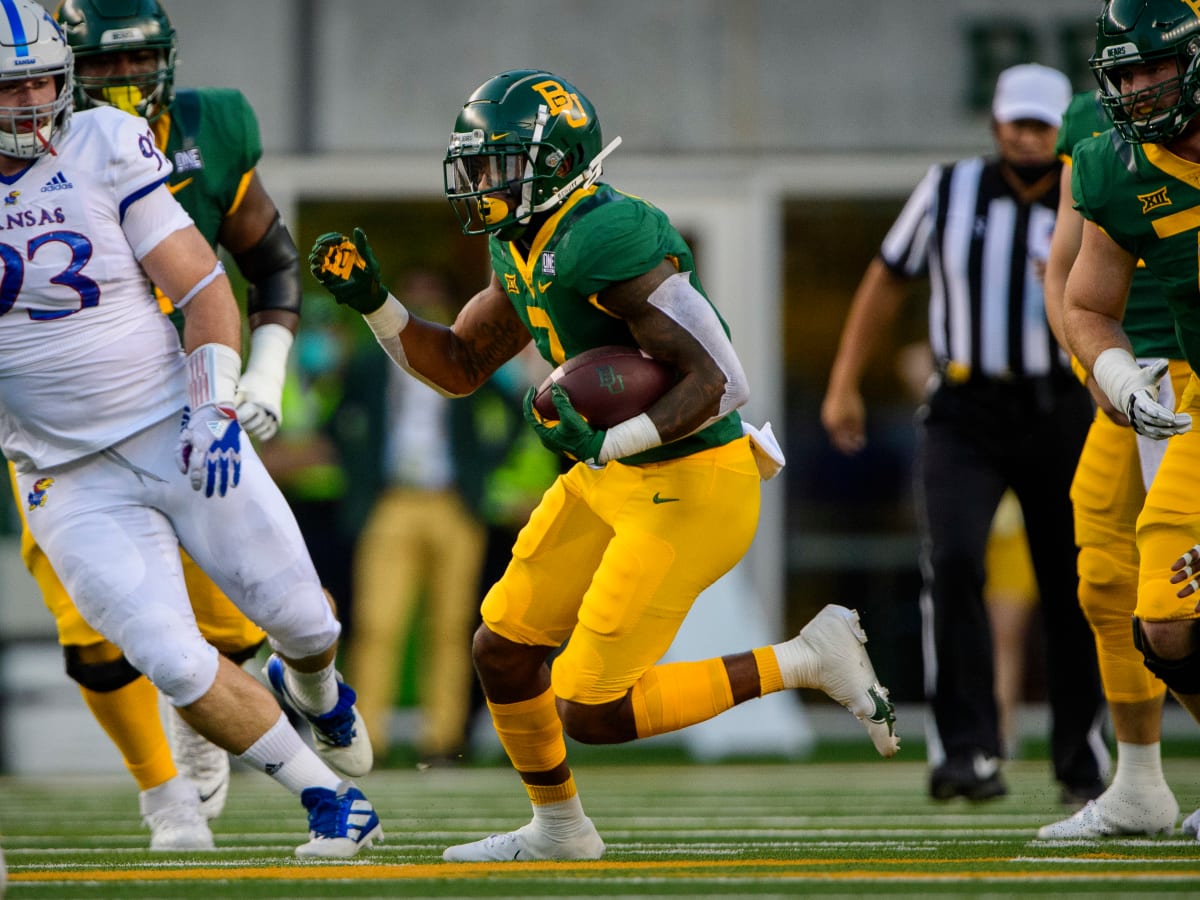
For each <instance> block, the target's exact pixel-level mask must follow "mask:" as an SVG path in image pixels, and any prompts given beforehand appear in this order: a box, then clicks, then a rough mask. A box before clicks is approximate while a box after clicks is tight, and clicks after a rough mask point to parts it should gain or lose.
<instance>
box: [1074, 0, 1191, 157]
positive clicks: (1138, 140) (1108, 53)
mask: <svg viewBox="0 0 1200 900" xmlns="http://www.w3.org/2000/svg"><path fill="white" fill-rule="evenodd" d="M1162 60H1167V61H1173V62H1174V68H1175V75H1174V76H1173V77H1170V78H1167V79H1166V80H1164V81H1161V82H1159V83H1158V84H1156V85H1154V86H1152V87H1149V88H1143V89H1141V90H1137V91H1128V92H1125V93H1122V89H1121V85H1120V79H1119V73H1120V70H1121V69H1122V68H1124V67H1126V66H1133V65H1141V64H1144V63H1153V62H1158V61H1162ZM1198 60H1200V13H1198V12H1197V10H1196V8H1195V5H1194V4H1192V3H1187V2H1183V0H1107V2H1106V3H1105V4H1104V10H1103V12H1101V13H1100V18H1099V19H1098V20H1097V22H1096V52H1095V53H1094V54H1093V55H1092V58H1091V59H1089V60H1088V64H1089V65H1090V66H1091V68H1092V73H1093V74H1094V75H1095V76H1096V80H1097V81H1099V82H1100V98H1101V102H1102V103H1103V104H1104V108H1105V110H1107V111H1108V115H1109V118H1111V119H1112V122H1113V126H1114V127H1115V128H1116V130H1117V133H1118V134H1120V135H1121V137H1123V138H1125V140H1127V141H1129V142H1130V143H1133V144H1146V143H1161V142H1163V141H1166V140H1170V139H1171V138H1173V137H1174V136H1175V135H1177V134H1179V133H1180V132H1181V131H1182V130H1183V128H1184V126H1186V125H1187V123H1188V122H1190V121H1191V120H1192V118H1193V117H1194V116H1195V115H1196V113H1197V112H1200V65H1198ZM1139 110H1140V111H1141V112H1140V113H1139ZM1147 111H1148V112H1147Z"/></svg>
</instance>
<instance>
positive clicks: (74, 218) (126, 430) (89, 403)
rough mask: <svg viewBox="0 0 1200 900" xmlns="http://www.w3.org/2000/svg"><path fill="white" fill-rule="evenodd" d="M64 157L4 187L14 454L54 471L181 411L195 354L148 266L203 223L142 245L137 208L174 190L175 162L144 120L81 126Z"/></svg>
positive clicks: (3, 439)
mask: <svg viewBox="0 0 1200 900" xmlns="http://www.w3.org/2000/svg"><path fill="white" fill-rule="evenodd" d="M54 149H55V153H54V154H53V155H52V154H46V155H44V156H40V157H38V158H37V159H36V160H35V161H34V162H33V164H32V165H30V166H29V168H27V169H25V170H24V171H22V172H20V173H18V174H17V175H13V176H9V177H4V176H0V271H2V272H3V274H2V275H0V450H3V452H4V455H5V456H7V457H8V458H9V459H10V460H12V461H13V462H14V463H16V465H17V467H18V468H21V469H25V470H29V469H45V468H49V467H51V466H55V465H59V464H61V463H65V462H69V461H71V460H73V459H77V458H79V457H81V456H85V455H87V454H89V453H93V452H95V451H97V450H102V449H104V448H105V447H108V446H111V445H112V444H114V443H116V442H117V441H119V440H121V439H122V438H125V437H128V436H129V435H131V434H134V433H136V432H138V431H140V430H142V429H143V428H145V427H147V426H149V425H151V424H153V423H154V422H158V421H161V420H162V419H163V418H165V417H166V416H168V415H170V414H171V413H172V412H174V411H176V410H178V409H180V408H181V407H182V406H183V405H184V403H185V402H186V398H187V387H186V382H185V379H184V371H183V370H184V359H183V351H182V348H181V347H180V343H179V338H178V335H177V334H176V331H175V328H174V326H173V325H172V324H171V322H170V320H169V319H168V318H167V317H166V316H164V315H163V314H162V313H161V312H160V311H159V308H158V304H157V302H156V301H155V299H154V295H153V291H152V288H151V285H150V283H149V280H148V279H147V278H146V275H145V273H144V272H143V271H142V268H141V266H140V265H139V264H138V259H139V258H140V257H142V256H144V255H145V254H146V253H147V252H149V251H150V250H152V249H153V248H154V247H155V246H156V245H157V244H158V243H159V242H160V241H162V240H163V239H164V238H165V237H167V236H168V235H169V234H171V233H173V232H174V231H177V230H178V229H180V228H184V227H187V226H188V225H190V224H191V219H190V218H189V216H188V214H187V213H186V212H185V211H184V210H183V207H181V206H179V205H178V203H174V201H173V200H172V203H173V205H174V206H175V207H176V208H177V209H178V214H177V215H174V214H172V217H171V220H170V221H165V222H162V223H160V226H159V227H158V228H157V231H156V233H154V234H151V235H146V236H142V237H141V238H140V241H141V244H142V246H140V247H138V248H136V252H135V248H133V247H131V246H130V241H129V239H128V238H127V236H126V233H125V230H124V228H123V225H122V223H123V219H124V215H125V212H126V210H127V209H128V208H129V207H130V205H132V204H134V203H136V202H138V200H139V199H141V198H142V197H145V196H146V195H147V194H149V193H151V192H152V191H166V190H167V188H166V186H165V181H166V179H167V176H168V175H169V174H170V171H171V164H170V163H169V162H168V161H167V159H166V158H165V157H164V156H163V155H162V153H160V152H159V151H158V149H157V148H156V147H155V144H154V138H153V135H152V134H151V132H150V126H149V125H148V124H147V123H146V121H145V120H144V119H140V118H137V117H135V116H131V115H128V114H127V113H124V112H120V111H119V110H116V109H112V108H100V109H95V110H86V111H82V112H78V113H76V114H75V115H74V116H72V118H71V121H70V127H69V128H68V130H67V133H66V134H65V136H63V137H62V139H61V140H60V141H59V142H58V143H57V144H56V146H55V148H54Z"/></svg>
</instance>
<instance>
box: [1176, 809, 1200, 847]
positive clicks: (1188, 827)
mask: <svg viewBox="0 0 1200 900" xmlns="http://www.w3.org/2000/svg"><path fill="white" fill-rule="evenodd" d="M1179 830H1180V831H1182V832H1183V833H1184V834H1190V835H1191V836H1192V837H1194V838H1195V839H1196V840H1198V841H1200V809H1198V810H1196V811H1195V812H1194V813H1192V814H1191V815H1190V816H1188V817H1187V818H1186V819H1184V820H1183V824H1182V825H1180V826H1179Z"/></svg>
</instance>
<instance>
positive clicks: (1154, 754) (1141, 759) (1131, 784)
mask: <svg viewBox="0 0 1200 900" xmlns="http://www.w3.org/2000/svg"><path fill="white" fill-rule="evenodd" d="M1164 783H1165V779H1164V777H1163V769H1162V749H1161V747H1160V745H1159V742H1158V741H1155V742H1154V743H1153V744H1125V743H1122V742H1121V741H1118V742H1117V773H1116V774H1115V775H1114V776H1113V780H1112V786H1113V787H1120V788H1121V790H1123V791H1128V790H1134V791H1136V790H1140V789H1143V788H1151V787H1159V786H1160V785H1162V784H1164Z"/></svg>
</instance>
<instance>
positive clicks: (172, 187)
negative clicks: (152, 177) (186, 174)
mask: <svg viewBox="0 0 1200 900" xmlns="http://www.w3.org/2000/svg"><path fill="white" fill-rule="evenodd" d="M194 180H195V179H193V178H185V179H183V181H181V182H179V184H168V185H167V190H168V191H170V192H171V193H172V194H178V193H179V192H180V191H182V190H183V189H184V188H185V187H187V186H188V185H189V184H191V183H192V182H193V181H194Z"/></svg>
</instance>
